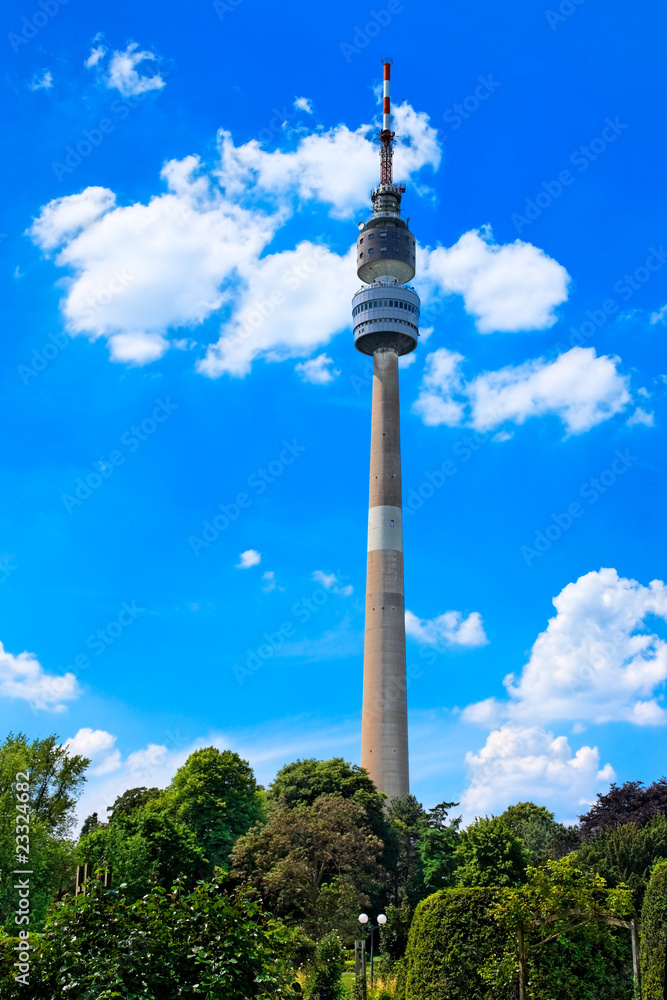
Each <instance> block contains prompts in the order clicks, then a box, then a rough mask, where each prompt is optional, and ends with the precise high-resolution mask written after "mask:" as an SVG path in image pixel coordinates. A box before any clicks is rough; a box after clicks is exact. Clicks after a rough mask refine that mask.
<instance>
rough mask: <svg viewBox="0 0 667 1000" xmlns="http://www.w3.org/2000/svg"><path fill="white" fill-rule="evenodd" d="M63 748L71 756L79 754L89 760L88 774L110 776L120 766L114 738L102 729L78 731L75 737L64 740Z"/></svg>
mask: <svg viewBox="0 0 667 1000" xmlns="http://www.w3.org/2000/svg"><path fill="white" fill-rule="evenodd" d="M63 746H64V747H65V748H66V750H67V751H68V753H70V754H71V755H74V754H80V755H81V756H82V757H87V758H88V759H89V760H90V765H91V766H90V771H89V772H88V773H89V774H93V775H95V776H100V775H103V774H110V773H111V772H112V771H117V770H118V768H119V767H120V766H121V756H120V750H119V749H118V748H117V747H116V737H115V736H112V735H111V733H107V732H105V731H104V730H103V729H88V728H86V729H80V730H79V731H78V733H77V734H76V735H75V736H70V737H69V739H67V740H65V742H64V744H63Z"/></svg>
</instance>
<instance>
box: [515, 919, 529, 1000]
mask: <svg viewBox="0 0 667 1000" xmlns="http://www.w3.org/2000/svg"><path fill="white" fill-rule="evenodd" d="M517 939H518V945H519V1000H526V989H527V987H528V970H527V968H526V941H525V937H524V929H523V924H519V926H518V928H517Z"/></svg>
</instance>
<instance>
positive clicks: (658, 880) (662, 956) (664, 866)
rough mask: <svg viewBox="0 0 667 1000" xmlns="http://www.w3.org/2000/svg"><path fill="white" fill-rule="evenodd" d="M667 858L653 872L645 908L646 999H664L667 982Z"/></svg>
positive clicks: (642, 952) (643, 968)
mask: <svg viewBox="0 0 667 1000" xmlns="http://www.w3.org/2000/svg"><path fill="white" fill-rule="evenodd" d="M666 942H667V861H659V862H658V863H657V865H656V866H655V867H654V869H653V872H652V874H651V878H650V881H649V883H648V888H647V890H646V895H645V897H644V905H643V907H642V935H641V949H640V964H641V982H642V997H643V1000H664V996H665V990H666V989H667V983H666V982H665V970H666V969H667V956H666V953H665V943H666Z"/></svg>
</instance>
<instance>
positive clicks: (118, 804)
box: [94, 786, 163, 823]
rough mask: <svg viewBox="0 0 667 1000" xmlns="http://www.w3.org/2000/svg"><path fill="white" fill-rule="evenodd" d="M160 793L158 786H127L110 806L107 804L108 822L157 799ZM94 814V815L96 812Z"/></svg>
mask: <svg viewBox="0 0 667 1000" xmlns="http://www.w3.org/2000/svg"><path fill="white" fill-rule="evenodd" d="M162 794H163V793H162V792H161V791H160V789H159V788H146V787H145V786H143V787H141V788H128V790H127V791H126V792H123V794H122V795H119V796H118V797H117V799H116V801H115V802H114V804H113V805H112V806H107V812H108V813H111V815H110V816H109V822H110V823H112V822H113V820H114V819H116V817H118V816H125V815H129V813H131V812H134V810H135V809H138V808H139V807H140V806H145V805H146V803H148V802H152V801H153V800H154V799H159V798H160V796H161V795H162ZM94 815H95V816H96V815H97V813H95V814H94Z"/></svg>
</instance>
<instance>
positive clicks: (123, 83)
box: [86, 42, 165, 97]
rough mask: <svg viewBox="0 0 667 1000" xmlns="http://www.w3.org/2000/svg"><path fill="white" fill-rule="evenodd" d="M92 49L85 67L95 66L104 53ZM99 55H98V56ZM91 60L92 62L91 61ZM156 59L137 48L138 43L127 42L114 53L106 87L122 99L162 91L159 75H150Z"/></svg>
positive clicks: (98, 49) (109, 66)
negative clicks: (121, 48)
mask: <svg viewBox="0 0 667 1000" xmlns="http://www.w3.org/2000/svg"><path fill="white" fill-rule="evenodd" d="M100 48H101V47H99V46H98V48H97V49H93V51H92V52H91V53H90V56H89V57H88V59H87V61H86V66H96V65H97V64H98V63H99V62H100V60H101V59H102V58H103V56H104V54H105V53H104V51H102V52H100ZM98 53H99V55H98ZM91 60H92V61H91ZM156 62H157V58H156V56H155V54H154V53H153V52H148V51H146V50H142V49H140V48H139V44H138V42H128V44H127V46H126V48H125V49H124V50H123V51H122V52H114V53H113V54H112V56H111V58H110V59H109V65H108V67H107V70H106V84H107V87H110V88H112V89H113V90H117V91H119V93H121V94H122V95H123V97H136V95H137V94H145V93H146V92H147V91H149V90H162V88H163V87H164V85H165V82H164V80H163V79H162V77H161V76H160V74H159V73H152V70H153V69H154V68H155V63H156Z"/></svg>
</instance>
